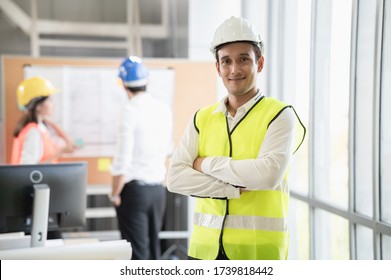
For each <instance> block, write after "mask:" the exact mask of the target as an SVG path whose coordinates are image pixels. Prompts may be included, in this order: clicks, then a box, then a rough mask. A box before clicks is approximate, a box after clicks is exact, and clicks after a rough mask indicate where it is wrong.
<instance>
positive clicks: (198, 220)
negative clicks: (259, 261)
mask: <svg viewBox="0 0 391 280" xmlns="http://www.w3.org/2000/svg"><path fill="white" fill-rule="evenodd" d="M223 222H224V228H239V229H249V230H268V231H281V232H284V231H287V230H288V226H287V220H286V218H270V217H259V216H233V215H228V216H226V219H225V221H224V217H223V216H216V215H212V214H205V213H194V225H197V226H201V227H209V228H216V229H220V228H222V226H223Z"/></svg>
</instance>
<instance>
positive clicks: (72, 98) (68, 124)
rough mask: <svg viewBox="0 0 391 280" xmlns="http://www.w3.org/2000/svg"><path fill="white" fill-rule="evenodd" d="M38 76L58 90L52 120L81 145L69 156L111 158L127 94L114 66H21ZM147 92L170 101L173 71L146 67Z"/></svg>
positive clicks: (171, 97) (172, 93) (28, 75)
mask: <svg viewBox="0 0 391 280" xmlns="http://www.w3.org/2000/svg"><path fill="white" fill-rule="evenodd" d="M34 76H41V77H43V78H45V79H48V80H49V81H51V82H52V83H53V85H54V86H55V87H56V88H58V89H59V90H60V93H59V94H55V95H54V96H53V97H54V106H55V109H54V113H53V120H54V121H55V122H57V123H58V124H59V125H60V126H61V127H62V128H63V129H64V131H66V132H67V134H68V135H69V136H70V137H71V138H73V139H74V141H75V142H76V143H82V144H83V145H82V148H80V149H79V150H77V151H76V152H75V153H73V154H71V156H72V157H112V156H114V153H115V145H116V135H117V131H116V129H117V127H118V126H117V122H118V116H119V112H120V111H121V108H122V106H123V105H124V104H125V102H126V100H127V95H126V92H125V90H124V89H123V88H122V86H120V85H119V83H118V78H117V76H118V68H117V67H107V66H104V67H84V66H25V67H24V77H25V78H30V77H34ZM148 79H149V82H148V87H147V92H148V93H149V94H152V95H153V96H155V97H156V98H158V99H160V100H162V101H163V102H165V103H167V104H168V105H169V106H170V108H172V106H173V104H172V102H173V96H174V85H175V70H173V69H170V68H164V69H163V68H156V69H149V78H148Z"/></svg>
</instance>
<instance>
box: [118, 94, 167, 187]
mask: <svg viewBox="0 0 391 280" xmlns="http://www.w3.org/2000/svg"><path fill="white" fill-rule="evenodd" d="M119 119H120V121H119V127H118V137H117V150H116V154H115V156H114V159H113V162H112V166H111V174H112V175H113V176H117V175H124V176H125V182H129V181H131V180H134V179H137V180H142V181H144V182H146V183H162V182H164V181H165V178H166V158H167V156H169V155H170V154H171V152H172V113H171V110H170V108H169V107H168V106H167V105H166V104H165V103H163V102H162V101H160V100H158V99H156V98H155V97H153V96H152V95H150V94H149V93H139V94H137V95H135V96H133V97H132V98H131V99H130V100H128V101H127V103H126V104H125V106H124V107H123V110H122V112H121V115H120V118H119Z"/></svg>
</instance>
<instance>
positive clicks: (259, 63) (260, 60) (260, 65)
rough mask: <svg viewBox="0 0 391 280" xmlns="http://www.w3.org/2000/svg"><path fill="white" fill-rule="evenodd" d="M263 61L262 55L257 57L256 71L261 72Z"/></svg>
mask: <svg viewBox="0 0 391 280" xmlns="http://www.w3.org/2000/svg"><path fill="white" fill-rule="evenodd" d="M264 61H265V59H264V57H263V56H261V57H260V58H259V59H258V73H260V72H262V69H263V64H264Z"/></svg>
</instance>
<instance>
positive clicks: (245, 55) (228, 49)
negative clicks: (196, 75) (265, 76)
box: [216, 42, 264, 100]
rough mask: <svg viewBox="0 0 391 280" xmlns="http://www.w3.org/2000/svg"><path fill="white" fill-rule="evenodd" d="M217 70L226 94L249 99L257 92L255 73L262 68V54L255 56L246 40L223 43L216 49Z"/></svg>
mask: <svg viewBox="0 0 391 280" xmlns="http://www.w3.org/2000/svg"><path fill="white" fill-rule="evenodd" d="M217 57H218V60H217V62H216V68H217V72H218V73H219V76H220V77H221V79H222V80H223V83H224V85H225V87H226V88H227V90H228V94H229V95H232V96H235V97H240V98H245V99H247V100H249V99H250V98H251V97H253V96H254V95H255V94H256V92H257V86H256V78H257V74H258V73H259V72H261V71H262V68H263V61H264V59H263V56H261V57H260V58H257V56H256V54H255V50H254V46H253V45H252V44H251V43H247V42H237V43H231V44H227V45H224V46H223V47H221V48H220V49H219V50H218V53H217Z"/></svg>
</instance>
